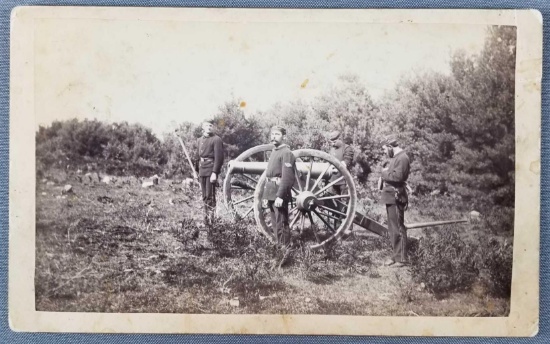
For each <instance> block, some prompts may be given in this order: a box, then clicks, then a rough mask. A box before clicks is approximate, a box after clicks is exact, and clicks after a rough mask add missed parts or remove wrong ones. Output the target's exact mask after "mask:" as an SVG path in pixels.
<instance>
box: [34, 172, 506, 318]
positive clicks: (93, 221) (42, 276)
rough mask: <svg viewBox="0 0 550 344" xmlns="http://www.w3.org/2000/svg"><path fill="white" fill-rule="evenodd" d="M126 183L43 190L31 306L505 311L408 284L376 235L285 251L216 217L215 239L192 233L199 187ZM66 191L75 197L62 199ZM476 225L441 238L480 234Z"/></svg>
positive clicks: (430, 210)
mask: <svg viewBox="0 0 550 344" xmlns="http://www.w3.org/2000/svg"><path fill="white" fill-rule="evenodd" d="M126 181H127V182H126V183H124V182H122V180H121V179H119V180H118V181H117V183H116V184H104V183H95V184H93V183H92V184H84V183H80V182H77V181H74V180H73V181H66V182H63V183H52V182H50V183H46V182H45V181H39V182H38V184H37V199H36V204H37V209H36V210H37V213H36V271H35V284H36V309H37V310H39V311H78V312H148V313H157V312H162V313H239V314H246V313H248V314H250V313H288V314H351V315H400V316H425V315H431V316H504V315H506V314H507V313H508V311H509V300H508V299H506V298H496V297H492V296H489V294H488V293H486V292H485V290H484V289H483V288H482V287H479V288H478V287H476V286H474V287H473V288H472V289H471V290H469V291H468V292H463V293H451V294H448V295H445V297H441V296H440V295H433V294H432V293H430V292H428V291H427V290H426V289H425V286H424V285H423V284H420V283H415V282H413V279H412V278H411V271H410V269H408V268H392V267H384V266H382V262H383V261H384V259H386V258H387V257H388V254H389V244H388V242H387V241H386V240H385V239H383V238H380V237H377V236H374V235H368V234H365V233H360V234H352V235H351V236H350V237H349V238H348V239H347V240H346V241H344V242H341V243H339V244H337V245H336V246H334V247H331V248H328V249H326V250H319V251H314V252H312V251H309V250H308V249H306V248H304V247H299V248H296V249H295V250H294V251H292V252H289V253H287V254H283V253H282V252H281V251H280V250H277V249H276V248H275V247H273V246H272V245H271V244H270V243H269V242H268V241H267V240H266V239H265V238H264V237H262V236H261V235H260V234H258V233H257V232H256V231H255V230H254V226H255V224H253V223H252V222H250V221H248V222H247V221H245V222H241V223H233V222H231V221H230V220H229V219H227V218H226V216H224V215H223V214H222V220H221V222H220V223H218V224H217V225H216V226H214V227H215V228H214V229H213V230H212V231H211V232H210V233H208V231H207V230H206V229H204V228H202V227H199V226H197V222H198V221H199V220H200V219H201V214H202V210H201V203H200V201H199V193H200V191H199V190H198V189H182V185H181V184H172V182H170V181H167V180H161V182H160V184H159V185H157V186H154V187H150V188H142V187H141V184H140V183H139V182H138V181H137V180H134V181H133V182H130V180H129V179H128V180H126ZM66 183H70V184H71V185H72V186H73V191H74V192H73V193H69V194H67V195H62V189H63V186H64V185H65V184H66ZM219 199H221V195H219ZM434 202H435V201H434ZM219 203H221V202H219ZM412 203H413V205H414V200H413V201H412ZM219 207H220V208H221V209H220V212H222V213H223V206H221V205H220V206H219ZM359 208H360V209H359V210H360V211H362V212H364V213H367V214H368V215H370V216H372V217H373V218H375V219H382V218H383V216H382V215H383V214H382V207H381V206H380V205H378V204H374V203H369V202H368V201H363V202H361V204H360V206H359ZM464 211H465V209H458V208H456V207H455V208H454V209H450V208H446V207H445V206H444V205H443V204H441V205H437V204H435V205H434V206H430V207H411V210H410V211H409V212H408V213H407V215H406V219H407V222H416V221H429V220H439V219H445V218H460V217H464V214H465V212H464ZM475 226H478V227H479V225H476V224H466V225H457V226H446V227H442V228H439V229H436V230H455V231H461V232H462V233H468V235H469V236H470V237H475V233H477V232H479V231H480V228H476V227H475ZM472 233H474V234H472ZM409 235H410V236H411V237H413V238H414V237H416V238H419V237H421V236H423V235H424V232H423V230H413V231H410V232H409Z"/></svg>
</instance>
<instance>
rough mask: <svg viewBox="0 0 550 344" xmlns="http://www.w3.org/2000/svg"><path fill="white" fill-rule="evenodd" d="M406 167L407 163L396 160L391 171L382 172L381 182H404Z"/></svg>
mask: <svg viewBox="0 0 550 344" xmlns="http://www.w3.org/2000/svg"><path fill="white" fill-rule="evenodd" d="M407 165H408V164H407V162H406V161H403V159H396V160H395V164H394V165H393V166H392V169H387V170H385V171H382V180H384V181H386V182H404V181H405V176H406V174H407V169H408V166H407ZM390 166H391V164H390Z"/></svg>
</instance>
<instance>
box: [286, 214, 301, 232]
mask: <svg viewBox="0 0 550 344" xmlns="http://www.w3.org/2000/svg"><path fill="white" fill-rule="evenodd" d="M302 216H303V215H302V213H301V212H299V213H298V214H297V215H296V216H295V217H294V218H293V219H292V221H291V222H290V225H289V227H290V229H292V227H293V226H294V225H295V224H296V222H297V221H298V219H299V218H300V217H302Z"/></svg>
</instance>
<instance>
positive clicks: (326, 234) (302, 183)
mask: <svg viewBox="0 0 550 344" xmlns="http://www.w3.org/2000/svg"><path fill="white" fill-rule="evenodd" d="M292 153H293V154H294V156H295V157H296V160H297V161H300V162H302V163H305V164H306V165H307V164H308V163H310V164H312V163H314V162H322V163H327V162H328V163H329V164H330V165H332V166H334V167H335V168H336V169H337V170H338V172H339V174H338V175H337V180H343V181H344V182H345V184H346V186H347V189H348V192H347V194H343V195H335V194H330V193H329V192H330V191H331V187H332V186H333V185H334V182H328V181H326V180H325V179H324V178H323V174H324V173H323V174H321V175H320V176H319V177H317V178H312V176H311V173H310V172H311V166H312V165H310V167H309V172H308V173H306V174H305V175H300V176H299V177H297V180H296V182H295V184H294V186H293V190H292V203H291V204H290V205H289V224H290V229H291V231H298V232H299V233H300V237H305V236H304V234H305V232H306V224H307V226H308V227H307V229H308V230H309V232H310V233H311V234H313V236H314V237H315V239H314V241H313V242H311V243H308V246H309V247H310V248H311V249H317V248H320V247H323V246H324V245H326V244H328V243H331V242H334V241H338V240H340V239H342V237H344V235H345V234H344V233H349V230H350V229H351V227H352V225H353V219H354V216H355V206H356V203H357V193H356V190H355V184H354V182H353V178H352V176H351V174H350V173H349V171H348V170H347V169H346V168H345V167H344V165H342V164H341V163H340V161H338V160H337V159H336V158H335V157H333V156H332V155H330V154H327V153H325V152H321V151H318V150H314V149H299V150H296V151H293V152H292ZM330 165H328V166H330ZM296 175H297V176H298V175H299V173H298V172H297V171H296ZM265 183H266V175H265V172H264V173H263V174H262V175H261V177H260V179H259V180H258V184H257V187H256V191H255V192H254V218H255V219H256V224H257V227H258V230H259V231H260V232H261V233H262V234H264V235H265V236H266V237H267V238H268V239H270V240H271V241H272V242H274V241H275V238H274V236H273V235H272V231H271V224H270V223H269V222H271V221H270V219H269V217H270V215H269V210H268V209H267V207H266V205H265V203H264V202H262V198H263V197H262V196H263V190H264V187H265ZM312 199H314V204H315V206H313V207H312V208H309V209H305V208H304V207H303V203H304V202H303V201H304V200H307V203H309V202H311V200H312ZM329 203H330V204H329ZM331 204H333V205H336V204H340V205H341V206H343V209H340V210H338V209H335V207H334V206H332V207H331V206H330V205H331ZM331 220H332V221H333V224H332V225H331ZM336 221H337V222H336ZM336 223H338V225H336Z"/></svg>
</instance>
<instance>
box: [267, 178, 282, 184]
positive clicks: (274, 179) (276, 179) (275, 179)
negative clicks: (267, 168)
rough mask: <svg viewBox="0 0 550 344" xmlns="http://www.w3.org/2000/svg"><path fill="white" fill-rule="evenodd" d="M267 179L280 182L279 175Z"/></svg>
mask: <svg viewBox="0 0 550 344" xmlns="http://www.w3.org/2000/svg"><path fill="white" fill-rule="evenodd" d="M267 180H268V181H270V182H276V183H278V182H280V181H281V177H267Z"/></svg>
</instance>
